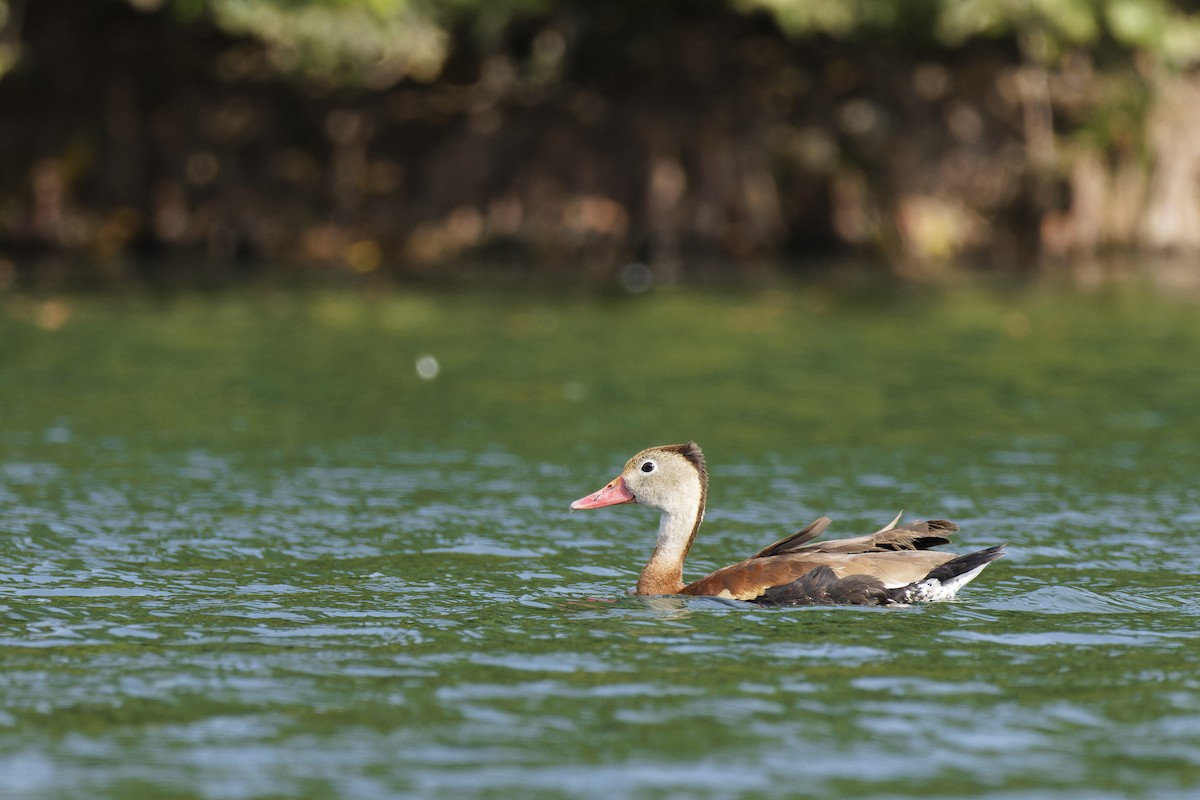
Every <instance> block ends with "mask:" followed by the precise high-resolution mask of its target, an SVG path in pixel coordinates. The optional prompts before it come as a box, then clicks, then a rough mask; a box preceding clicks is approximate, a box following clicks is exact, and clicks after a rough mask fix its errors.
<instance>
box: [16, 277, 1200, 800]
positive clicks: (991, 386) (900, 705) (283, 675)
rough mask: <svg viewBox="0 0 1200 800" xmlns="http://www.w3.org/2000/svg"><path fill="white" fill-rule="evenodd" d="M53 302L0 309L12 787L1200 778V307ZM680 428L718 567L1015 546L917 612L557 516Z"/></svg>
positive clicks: (705, 785) (1199, 783) (661, 787)
mask: <svg viewBox="0 0 1200 800" xmlns="http://www.w3.org/2000/svg"><path fill="white" fill-rule="evenodd" d="M39 302H41V301H39V300H36V299H28V298H9V299H8V300H6V301H5V304H3V305H0V593H2V594H0V699H2V703H0V797H4V798H8V797H12V798H31V799H35V800H50V799H52V798H53V799H55V800H57V799H58V798H78V797H112V798H123V799H124V798H132V799H133V800H136V799H137V798H173V797H181V798H183V797H188V798H190V797H197V798H213V799H214V800H215V799H217V798H220V799H221V800H224V799H225V798H254V797H267V796H269V797H289V798H291V797H295V798H300V797H340V798H381V797H412V798H440V797H444V798H470V797H479V798H488V797H496V798H499V797H530V798H559V797H578V798H600V797H688V798H723V797H767V796H771V797H778V796H787V797H878V798H887V797H903V796H932V797H966V796H970V797H992V798H1080V799H1081V800H1082V798H1088V799H1089V800H1091V798H1108V797H1111V798H1129V797H1146V798H1185V797H1186V798H1190V797H1195V796H1196V794H1197V792H1200V610H1198V608H1200V605H1198V604H1197V599H1198V596H1200V592H1198V590H1197V587H1196V575H1197V574H1198V573H1200V530H1198V529H1200V414H1198V413H1197V411H1196V409H1197V408H1200V369H1197V367H1196V365H1197V364H1200V314H1198V313H1197V310H1196V308H1195V307H1194V306H1193V305H1188V304H1185V303H1182V302H1174V301H1171V300H1169V299H1164V298H1161V297H1156V296H1153V295H1150V294H1146V293H1142V292H1139V291H1136V290H1126V291H1119V292H1101V293H1097V294H1093V295H1087V296H1080V295H1075V294H1070V293H1064V292H1059V291H1057V290H1055V289H1053V288H1049V287H1026V288H1024V289H1021V290H1010V291H1004V292H983V291H975V290H961V291H957V292H952V293H948V294H943V293H937V292H932V291H930V292H912V291H907V292H894V293H886V294H882V295H878V294H869V295H867V296H844V295H839V294H838V293H835V292H831V291H829V290H827V289H817V288H808V289H797V290H794V291H786V292H785V291H769V292H753V293H746V294H744V295H738V294H732V295H727V296H723V297H717V296H713V295H704V294H696V295H693V294H685V293H679V294H658V295H655V294H653V293H651V294H649V295H645V296H641V297H637V298H631V299H627V300H618V299H615V298H610V299H599V300H597V299H588V298H583V297H579V298H573V297H566V298H562V297H548V296H547V297H524V298H516V297H511V298H501V299H497V298H495V297H471V296H454V297H451V296H441V295H437V294H407V293H401V292H397V293H394V294H385V295H380V296H359V295H353V294H339V293H316V294H309V295H306V294H286V295H279V294H267V293H264V294H261V295H259V294H254V293H243V294H232V295H222V296H212V297H202V296H194V297H190V296H185V297H177V298H171V299H166V300H162V299H160V300H149V299H144V298H110V299H88V298H66V299H61V298H60V299H57V300H56V301H55V302H58V303H61V304H62V308H63V309H65V311H64V313H65V314H66V317H65V320H66V321H65V324H63V325H62V326H61V327H55V328H54V329H45V328H44V327H42V326H40V325H39V321H38V320H39V315H38V303H39ZM1014 320H1016V321H1017V322H1019V324H1017V322H1014ZM431 364H432V365H433V366H432V367H431V366H430V365H431ZM689 438H695V439H697V440H698V441H700V443H701V444H702V445H703V446H704V448H705V452H706V454H707V455H708V459H709V466H710V472H711V475H712V486H711V490H710V493H709V502H710V506H709V512H708V514H707V516H706V520H705V525H704V527H703V529H702V530H701V533H700V537H699V539H698V541H697V544H696V547H695V549H694V550H693V553H692V556H691V558H690V560H689V566H688V570H687V573H686V574H687V576H688V577H690V578H694V577H698V576H699V575H701V574H702V573H703V572H705V571H707V570H710V569H714V568H716V567H719V566H722V565H723V564H726V563H729V562H730V561H733V560H736V559H739V558H742V557H745V556H747V555H749V554H750V553H753V552H755V551H756V550H758V549H759V548H760V547H762V546H763V545H765V544H767V543H769V542H770V541H772V540H774V539H776V538H779V536H781V535H783V534H785V533H787V532H790V531H793V530H796V529H798V528H799V527H800V526H802V525H804V524H806V523H807V522H809V521H810V520H811V519H812V518H814V517H816V516H819V515H820V514H823V513H829V514H831V515H832V516H833V517H834V524H833V527H832V529H831V532H832V533H833V534H835V535H840V534H847V535H848V534H853V533H862V532H866V531H869V530H874V529H875V528H877V527H879V526H880V525H882V524H883V523H884V522H886V521H887V520H889V519H890V518H891V517H892V516H893V515H894V514H895V513H896V512H897V511H898V510H900V509H901V508H904V509H905V510H906V514H907V516H909V517H917V518H919V517H931V516H945V517H948V518H951V519H954V520H955V521H957V522H959V523H960V524H961V525H962V531H961V533H960V534H958V537H957V540H958V541H957V542H956V545H955V548H954V549H957V550H958V551H959V552H965V551H967V550H968V549H979V548H982V547H986V546H989V545H992V544H997V543H1001V542H1006V543H1008V545H1009V556H1008V557H1007V558H1005V559H1003V560H1001V561H998V562H996V563H995V564H994V565H992V566H990V567H989V568H988V569H987V570H986V571H985V572H984V574H983V575H982V576H981V577H980V578H979V579H978V580H977V581H976V582H975V583H973V584H972V585H971V586H970V587H968V588H967V589H966V590H964V591H963V593H962V595H960V599H959V600H958V601H957V602H955V603H948V604H940V605H934V606H923V607H915V608H909V609H899V610H895V609H885V610H878V609H854V608H804V609H782V610H776V609H759V608H757V607H753V606H750V605H747V604H742V603H737V602H734V601H722V600H718V599H713V598H694V599H686V600H684V599H681V598H633V597H628V596H626V595H625V591H626V589H627V588H628V587H630V586H632V585H633V583H634V582H635V580H636V576H637V572H638V570H639V569H640V567H641V565H642V563H643V562H644V561H645V559H646V557H647V556H648V554H649V551H650V548H651V538H652V534H653V530H654V526H655V524H656V520H655V519H654V517H653V515H652V514H651V513H650V512H649V511H647V510H646V509H643V508H638V507H634V506H627V507H619V508H610V509H599V510H593V511H583V512H575V513H570V514H569V513H568V512H567V505H568V503H570V501H572V500H574V499H576V498H578V497H581V496H583V495H584V494H586V493H588V492H591V491H593V490H595V489H597V488H599V487H600V486H601V485H603V484H604V483H605V482H606V481H607V480H609V479H610V478H611V477H613V475H615V474H616V472H617V471H618V470H619V469H620V467H621V465H622V464H623V463H624V460H625V459H626V458H627V457H628V456H629V455H631V454H632V453H633V452H635V451H636V450H638V449H640V448H642V447H644V446H647V445H650V444H660V443H667V442H673V441H682V440H686V439H689Z"/></svg>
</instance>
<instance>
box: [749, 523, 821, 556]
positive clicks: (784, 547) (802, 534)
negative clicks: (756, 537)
mask: <svg viewBox="0 0 1200 800" xmlns="http://www.w3.org/2000/svg"><path fill="white" fill-rule="evenodd" d="M830 522H833V520H831V519H830V518H829V517H820V518H819V519H815V520H813V521H812V522H810V523H808V526H807V527H806V528H804V529H803V530H799V531H796V532H795V533H793V534H792V535H791V536H785V537H783V538H782V539H780V540H779V541H778V542H775V543H774V544H771V545H767V546H766V547H764V548H763V549H762V550H759V551H758V552H757V553H755V554H754V555H752V556H750V557H751V558H764V557H766V556H777V555H779V554H780V553H786V552H787V551H788V550H795V549H796V548H798V547H800V546H801V545H802V544H805V543H807V542H811V541H812V540H813V539H815V538H817V537H818V536H820V535H821V534H822V533H824V532H825V529H826V528H828V527H829V523H830Z"/></svg>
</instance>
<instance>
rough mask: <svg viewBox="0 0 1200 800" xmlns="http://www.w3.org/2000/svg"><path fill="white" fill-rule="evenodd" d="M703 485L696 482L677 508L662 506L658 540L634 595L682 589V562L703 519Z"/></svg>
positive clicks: (674, 592)
mask: <svg viewBox="0 0 1200 800" xmlns="http://www.w3.org/2000/svg"><path fill="white" fill-rule="evenodd" d="M704 495H705V486H704V484H703V483H700V482H698V484H697V486H696V489H695V491H694V492H689V493H688V496H687V497H685V498H680V499H681V501H682V502H680V503H679V504H678V507H677V508H674V509H668V508H664V509H663V512H662V518H661V519H659V521H658V542H657V544H656V545H655V547H654V553H653V555H651V556H650V561H649V562H647V564H646V568H645V569H643V570H642V574H641V576H640V577H639V578H638V582H637V589H636V590H635V592H634V593H635V594H679V593H680V592H681V591H682V590H683V586H684V583H683V561H684V559H686V558H687V554H688V550H690V549H691V547H692V542H693V541H694V540H695V538H696V532H697V531H698V530H700V522H701V521H702V520H703V519H704Z"/></svg>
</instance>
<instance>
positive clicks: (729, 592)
mask: <svg viewBox="0 0 1200 800" xmlns="http://www.w3.org/2000/svg"><path fill="white" fill-rule="evenodd" d="M898 519H899V518H898V517H897V519H896V520H892V522H891V523H890V524H888V525H885V526H884V527H883V528H881V529H880V530H878V531H876V532H875V533H870V534H867V535H866V536H855V537H852V538H849V539H831V540H829V541H827V542H812V540H813V539H815V538H816V537H818V536H820V535H821V534H822V533H823V532H824V531H825V529H826V528H827V527H828V526H829V518H828V517H821V518H820V519H817V520H815V521H814V522H812V523H811V524H810V525H809V526H808V527H806V528H804V530H801V531H798V532H797V533H794V534H792V535H791V536H788V537H786V538H783V539H780V540H779V541H778V542H775V543H774V544H772V545H770V546H769V547H766V548H763V549H762V550H760V551H759V552H758V553H756V554H755V555H754V556H753V557H752V558H749V559H747V560H745V561H741V562H739V563H737V564H731V565H730V566H728V567H724V568H722V569H719V570H717V571H716V572H713V573H712V574H710V575H706V576H705V577H703V578H701V579H700V580H698V581H696V582H694V583H692V584H689V585H688V586H686V587H684V589H683V594H691V595H719V596H723V597H732V598H735V599H737V600H753V599H754V598H756V597H759V596H761V595H762V593H763V592H765V591H766V590H767V589H770V588H772V587H775V586H782V585H784V584H787V583H791V582H792V581H794V580H796V579H797V578H800V577H802V576H803V575H805V574H807V573H808V572H811V571H812V570H814V569H817V568H818V567H823V566H826V567H829V568H830V569H831V570H832V571H833V573H834V574H835V575H836V576H837V577H838V578H842V577H845V576H847V575H866V576H869V577H872V578H876V579H878V580H879V581H881V582H882V583H883V585H884V586H885V587H888V588H894V587H897V586H905V585H907V584H909V583H912V582H913V581H916V580H920V579H921V578H923V577H925V576H926V575H927V574H929V571H930V570H931V569H933V568H934V567H937V566H940V565H941V564H944V563H945V562H947V561H949V560H950V559H952V558H954V555H953V554H952V553H937V552H933V551H931V550H929V548H931V547H937V546H938V545H942V544H948V543H949V542H950V538H949V537H950V535H951V534H953V533H954V532H955V531H956V530H958V526H957V525H955V524H954V523H953V522H949V521H947V520H943V519H932V520H926V521H921V522H910V523H907V524H905V525H900V526H897V525H896V522H897V520H898ZM810 542H812V543H810Z"/></svg>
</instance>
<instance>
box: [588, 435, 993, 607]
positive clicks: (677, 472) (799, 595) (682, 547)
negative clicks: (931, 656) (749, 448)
mask: <svg viewBox="0 0 1200 800" xmlns="http://www.w3.org/2000/svg"><path fill="white" fill-rule="evenodd" d="M707 496H708V469H707V467H706V465H705V460H704V453H703V452H702V451H701V449H700V446H699V445H698V444H696V443H695V442H691V441H690V442H687V443H685V444H670V445H659V446H657V447H648V448H646V449H645V450H642V451H641V452H640V453H638V454H637V455H635V456H634V457H633V458H631V459H629V461H628V462H626V464H625V468H624V469H623V470H622V471H621V474H620V475H618V476H617V477H616V478H613V479H612V480H611V481H609V482H608V483H607V484H605V486H604V487H603V488H601V489H599V490H598V491H596V492H593V493H592V494H589V495H586V496H584V497H581V498H579V499H578V500H576V501H575V502H573V503H571V510H572V511H578V510H581V509H594V508H604V507H606V506H615V505H621V504H625V503H636V504H639V505H644V506H649V507H650V508H653V509H657V510H658V511H659V512H661V516H660V518H659V523H658V537H657V540H656V542H655V546H654V552H653V553H652V554H651V556H650V560H649V561H648V562H647V563H646V566H645V568H644V569H643V570H642V572H641V575H640V576H639V577H638V581H637V586H636V587H635V588H634V589H633V591H632V592H631V593H632V594H634V595H692V596H707V597H719V598H725V599H732V600H740V601H746V602H750V603H755V604H757V605H762V606H803V605H856V606H908V605H911V604H913V603H922V602H937V601H945V600H952V599H954V597H955V595H957V594H958V591H959V589H961V588H962V587H963V586H965V585H966V584H967V583H969V582H970V581H972V580H973V579H974V578H976V577H977V576H978V575H979V573H981V572H982V571H983V569H984V567H986V566H987V565H988V564H990V563H991V562H993V561H995V560H996V559H998V558H1000V557H1001V556H1003V555H1004V545H1003V544H1001V545H996V546H994V547H989V548H987V549H984V550H979V551H976V552H972V553H968V554H966V555H957V554H955V553H948V552H943V551H938V550H934V549H933V548H935V547H939V546H941V545H944V544H949V543H950V536H951V535H952V534H953V533H954V532H956V531H957V530H958V526H957V525H956V524H954V523H953V522H950V521H948V520H943V519H930V520H922V521H917V522H909V523H906V524H903V525H901V524H898V523H899V522H900V516H901V515H897V517H896V518H895V519H893V520H892V521H891V522H890V523H889V524H887V525H885V526H884V527H882V528H880V529H879V530H877V531H875V532H874V533H870V534H867V535H865V536H855V537H852V538H844V539H829V540H826V541H820V542H817V541H813V540H814V539H817V538H818V537H820V536H821V535H822V534H823V533H824V532H825V530H826V528H828V527H829V524H830V519H829V517H820V518H819V519H817V520H815V521H813V522H812V523H810V524H809V525H808V526H806V527H805V528H803V529H802V530H800V531H797V532H796V533H793V534H791V535H789V536H785V537H784V538H782V539H780V540H779V541H777V542H775V543H773V544H771V545H768V546H767V547H764V548H763V549H762V550H759V551H758V552H757V553H755V554H754V555H753V556H751V557H750V558H747V559H746V560H744V561H739V562H737V563H736V564H730V565H729V566H727V567H722V568H721V569H718V570H716V571H715V572H712V573H710V574H708V575H705V576H704V577H703V578H700V579H699V580H696V581H692V582H691V583H687V584H685V583H684V582H683V564H684V560H685V559H686V558H687V554H688V551H689V550H690V549H691V547H692V543H693V542H694V541H695V539H696V534H697V533H698V532H699V530H700V523H701V522H702V521H703V520H704V509H705V500H706V499H707ZM901 514H903V512H901Z"/></svg>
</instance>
